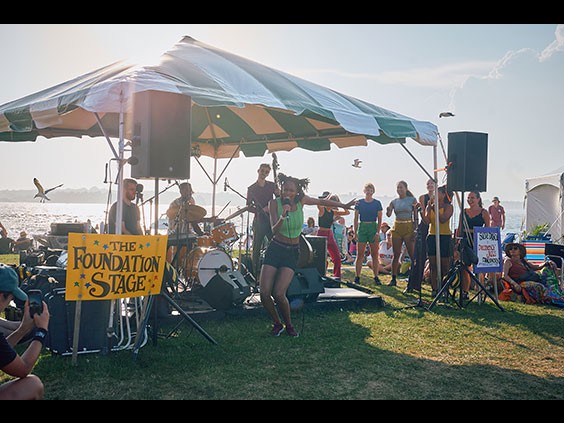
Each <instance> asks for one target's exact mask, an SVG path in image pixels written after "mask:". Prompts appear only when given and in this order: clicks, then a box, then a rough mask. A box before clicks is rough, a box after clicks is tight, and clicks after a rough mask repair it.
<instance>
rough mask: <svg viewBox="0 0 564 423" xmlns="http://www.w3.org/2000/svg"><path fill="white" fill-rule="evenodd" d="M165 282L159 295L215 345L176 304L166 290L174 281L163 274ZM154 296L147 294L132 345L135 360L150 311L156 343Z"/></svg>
mask: <svg viewBox="0 0 564 423" xmlns="http://www.w3.org/2000/svg"><path fill="white" fill-rule="evenodd" d="M165 278H166V279H167V280H166V283H165V281H163V284H162V288H161V294H160V295H161V297H162V298H164V299H165V300H166V301H167V302H168V303H169V304H170V306H172V308H173V309H174V310H176V311H177V312H178V313H179V314H180V315H181V316H182V318H183V319H184V320H186V321H187V322H189V323H190V324H191V325H192V326H194V327H195V328H196V330H197V331H198V332H200V333H201V334H202V335H203V336H204V338H206V339H207V340H208V341H210V342H211V343H212V344H214V345H217V342H216V340H215V339H213V338H212V337H211V336H210V335H209V334H208V333H207V332H206V331H205V330H204V329H203V328H202V327H201V326H200V325H199V324H198V323H197V322H196V321H195V320H194V319H192V317H190V316H189V315H188V313H186V311H184V310H183V309H182V307H180V306H179V305H178V303H176V301H174V300H173V299H172V297H171V295H170V293H169V292H168V287H167V286H168V285H173V284H174V281H173V278H168V277H166V275H165ZM155 298H156V297H155V296H154V295H151V296H149V298H148V300H147V306H146V309H145V313H144V315H143V319H142V322H141V325H140V326H139V329H138V331H137V336H136V339H135V344H134V346H133V359H134V360H136V359H137V356H138V355H139V350H140V349H141V344H142V342H143V341H144V335H143V334H144V333H145V331H146V329H147V326H148V324H149V319H150V315H151V312H154V316H153V320H154V326H153V343H154V344H156V339H157V336H156V335H157V331H158V313H157V310H156V307H154V305H155ZM180 323H182V320H181V321H180ZM180 323H179V324H178V325H177V326H176V328H175V329H173V331H172V332H171V333H170V334H169V335H168V336H167V337H170V336H171V334H172V333H174V332H175V331H176V329H178V327H179V326H180Z"/></svg>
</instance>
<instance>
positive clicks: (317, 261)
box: [306, 236, 327, 276]
mask: <svg viewBox="0 0 564 423" xmlns="http://www.w3.org/2000/svg"><path fill="white" fill-rule="evenodd" d="M306 239H307V240H308V241H309V243H310V244H311V248H312V249H313V260H312V261H311V262H310V263H309V265H308V266H307V267H315V268H316V269H317V271H318V272H319V275H321V276H325V275H326V273H327V237H324V236H306Z"/></svg>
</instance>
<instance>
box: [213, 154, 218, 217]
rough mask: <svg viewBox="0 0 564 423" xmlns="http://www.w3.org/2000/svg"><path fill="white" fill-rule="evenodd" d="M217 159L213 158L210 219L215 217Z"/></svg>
mask: <svg viewBox="0 0 564 423" xmlns="http://www.w3.org/2000/svg"><path fill="white" fill-rule="evenodd" d="M216 177H217V157H214V158H213V191H212V217H215V193H216V191H217V179H216Z"/></svg>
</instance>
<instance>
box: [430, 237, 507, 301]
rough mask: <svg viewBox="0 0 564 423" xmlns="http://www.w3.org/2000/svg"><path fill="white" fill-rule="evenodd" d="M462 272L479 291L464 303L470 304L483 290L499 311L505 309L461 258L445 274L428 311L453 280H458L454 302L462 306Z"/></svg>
mask: <svg viewBox="0 0 564 423" xmlns="http://www.w3.org/2000/svg"><path fill="white" fill-rule="evenodd" d="M461 244H462V243H461ZM464 273H466V274H468V275H470V279H471V280H472V281H474V283H475V284H476V285H478V286H479V287H480V291H479V292H478V293H477V294H476V295H474V296H473V297H472V298H470V299H468V302H467V304H466V305H468V304H470V303H471V302H472V301H474V299H475V298H476V297H477V296H478V295H480V293H482V292H484V293H485V294H486V295H487V296H488V297H490V299H491V300H492V301H493V302H494V303H495V305H496V306H497V307H498V308H499V309H500V310H501V311H505V310H504V309H503V307H502V306H501V305H500V304H499V302H498V301H497V299H496V298H495V297H494V296H493V295H492V294H491V293H490V292H489V291H488V290H487V289H486V288H485V287H484V285H483V284H482V283H481V282H480V281H479V279H478V278H477V277H476V275H474V273H472V272H470V271H469V270H468V267H467V266H466V264H464V263H463V262H462V260H457V261H456V262H455V263H454V264H453V265H452V266H451V268H450V269H449V271H448V273H447V274H446V275H445V277H444V279H443V284H442V288H441V290H440V291H439V293H438V294H437V296H436V297H435V298H434V299H433V302H432V303H431V305H430V306H429V308H428V310H429V311H431V310H432V309H433V307H434V306H435V304H436V303H437V301H438V300H439V298H441V297H442V296H443V295H445V293H448V292H449V291H448V290H449V288H451V286H452V285H453V283H454V282H455V281H458V283H459V286H458V288H459V299H458V302H456V299H455V303H456V304H457V305H458V307H460V308H464V296H463V291H462V276H463V274H464ZM455 291H456V289H455ZM454 297H455V294H453V298H454Z"/></svg>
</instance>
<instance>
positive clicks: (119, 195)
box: [115, 91, 125, 235]
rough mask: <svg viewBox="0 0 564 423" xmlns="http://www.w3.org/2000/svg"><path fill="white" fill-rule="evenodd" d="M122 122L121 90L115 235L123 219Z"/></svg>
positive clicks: (123, 146) (121, 94) (119, 232)
mask: <svg viewBox="0 0 564 423" xmlns="http://www.w3.org/2000/svg"><path fill="white" fill-rule="evenodd" d="M124 151H125V140H124V122H123V91H122V92H121V93H120V106H119V159H118V192H117V208H116V222H115V223H116V235H121V234H122V233H121V226H122V225H121V222H122V221H123V200H122V198H123V165H124Z"/></svg>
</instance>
